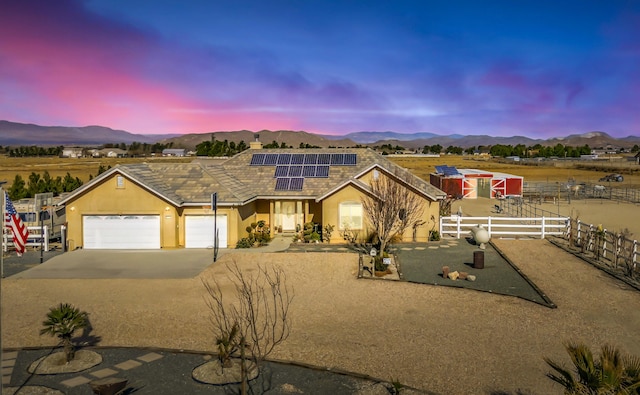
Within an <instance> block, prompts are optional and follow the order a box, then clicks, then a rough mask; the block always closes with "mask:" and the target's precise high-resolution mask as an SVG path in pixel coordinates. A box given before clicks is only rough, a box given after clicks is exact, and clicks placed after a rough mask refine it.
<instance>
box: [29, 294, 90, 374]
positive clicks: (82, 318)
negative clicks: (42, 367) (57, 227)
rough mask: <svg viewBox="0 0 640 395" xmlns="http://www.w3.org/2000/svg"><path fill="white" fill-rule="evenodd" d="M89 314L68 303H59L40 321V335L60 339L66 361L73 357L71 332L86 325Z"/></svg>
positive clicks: (73, 348) (73, 349)
mask: <svg viewBox="0 0 640 395" xmlns="http://www.w3.org/2000/svg"><path fill="white" fill-rule="evenodd" d="M88 318H89V314H88V313H86V312H84V311H80V309H78V308H76V307H73V306H72V305H70V304H68V303H60V305H59V306H57V307H52V308H51V309H50V310H49V312H48V313H47V319H46V320H45V321H43V322H42V326H44V328H42V329H41V330H40V335H44V334H49V335H51V336H55V337H57V338H58V339H60V342H61V343H62V347H63V349H64V354H65V358H66V361H67V362H71V361H72V360H73V359H74V358H75V347H74V345H73V342H72V341H71V339H72V337H73V333H74V332H75V331H76V330H78V329H82V328H85V327H86V326H87V325H88V322H89V321H88Z"/></svg>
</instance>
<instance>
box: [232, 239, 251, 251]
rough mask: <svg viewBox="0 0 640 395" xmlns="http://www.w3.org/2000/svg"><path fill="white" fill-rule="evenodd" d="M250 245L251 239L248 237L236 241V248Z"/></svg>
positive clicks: (249, 246)
mask: <svg viewBox="0 0 640 395" xmlns="http://www.w3.org/2000/svg"><path fill="white" fill-rule="evenodd" d="M251 247H253V241H252V240H251V239H250V238H248V237H243V238H242V239H240V240H238V242H237V243H236V249H238V248H251Z"/></svg>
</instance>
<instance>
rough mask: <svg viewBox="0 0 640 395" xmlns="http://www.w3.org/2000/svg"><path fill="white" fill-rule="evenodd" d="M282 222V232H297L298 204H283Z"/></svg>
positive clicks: (286, 202)
mask: <svg viewBox="0 0 640 395" xmlns="http://www.w3.org/2000/svg"><path fill="white" fill-rule="evenodd" d="M281 210H282V211H281V221H282V230H283V231H284V232H286V231H295V230H296V202H288V201H283V202H282V209H281Z"/></svg>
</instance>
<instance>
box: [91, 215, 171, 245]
mask: <svg viewBox="0 0 640 395" xmlns="http://www.w3.org/2000/svg"><path fill="white" fill-rule="evenodd" d="M82 230H83V234H84V236H83V245H84V248H86V249H108V250H116V249H119V250H137V249H158V248H160V216H159V215H85V216H84V217H83V218H82Z"/></svg>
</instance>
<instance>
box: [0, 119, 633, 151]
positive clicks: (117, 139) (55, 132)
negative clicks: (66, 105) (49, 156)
mask: <svg viewBox="0 0 640 395" xmlns="http://www.w3.org/2000/svg"><path fill="white" fill-rule="evenodd" d="M257 136H259V139H260V141H261V142H262V143H263V144H268V143H271V142H273V141H276V142H278V143H282V142H284V143H285V144H286V145H288V146H293V147H294V148H297V147H299V146H300V143H303V144H309V145H312V146H319V147H324V148H326V147H329V146H332V147H353V146H355V145H357V144H360V145H368V146H375V145H381V144H391V145H394V146H396V145H399V146H402V147H404V148H408V149H421V148H422V147H424V146H425V145H427V146H431V145H436V144H439V145H441V146H442V147H444V148H446V147H448V146H450V145H453V146H458V147H462V148H469V147H477V146H480V145H483V146H490V145H496V144H503V145H513V146H515V145H518V144H524V145H525V146H532V145H535V144H540V145H543V146H553V145H556V144H562V145H569V146H574V147H577V146H583V145H585V144H586V145H589V147H591V148H600V147H605V148H606V147H612V148H626V149H628V148H631V147H633V146H634V145H635V144H639V145H640V136H628V137H624V138H619V139H618V138H615V137H611V136H609V135H608V134H607V133H604V132H599V131H594V132H588V133H582V134H573V135H569V136H566V137H555V138H551V139H547V140H542V139H532V138H529V137H524V136H511V137H493V136H486V135H484V136H476V135H468V136H464V135H460V134H453V135H446V136H442V135H437V134H434V133H426V132H425V133H410V134H408V133H396V132H390V131H387V132H356V133H349V134H347V135H345V136H330V135H322V134H314V133H308V132H304V131H291V130H278V131H269V130H261V131H259V132H255V133H254V132H252V131H249V130H239V131H216V132H209V133H190V134H171V135H166V134H165V135H149V134H133V133H129V132H126V131H124V130H114V129H111V128H108V127H103V126H84V127H65V126H39V125H33V124H23V123H16V122H10V121H0V145H3V146H8V145H10V146H20V145H40V146H48V145H49V146H50V145H55V146H58V145H79V146H87V145H103V144H107V143H112V144H114V143H115V144H119V143H126V144H131V143H132V142H134V141H137V142H140V143H149V144H153V143H164V144H168V143H173V147H174V148H186V149H190V150H192V149H195V147H196V145H198V144H200V143H202V142H204V141H210V140H211V139H212V138H214V139H216V140H228V141H230V142H231V141H233V142H235V143H239V142H240V141H244V142H245V143H247V144H248V143H249V142H251V141H253V140H255V139H256V137H257Z"/></svg>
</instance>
